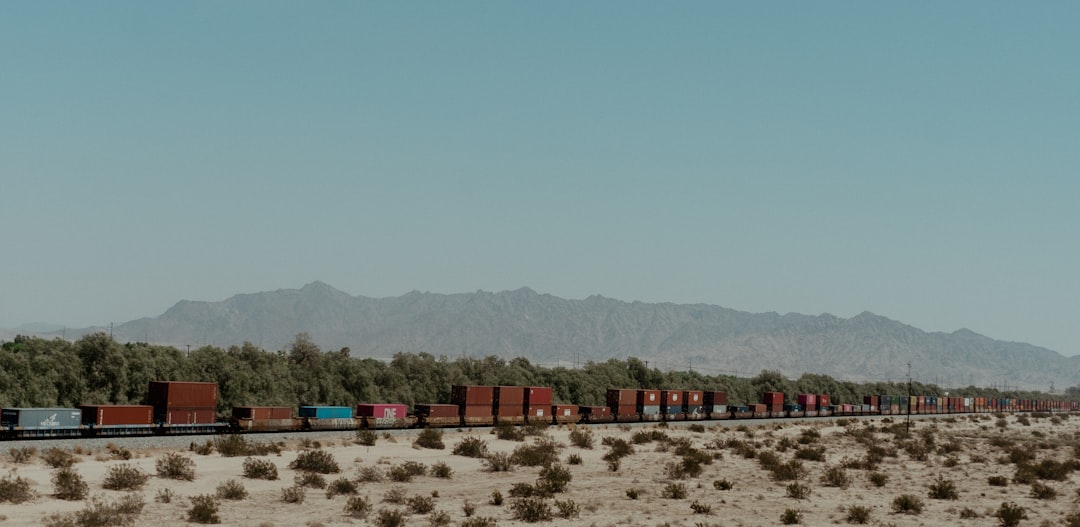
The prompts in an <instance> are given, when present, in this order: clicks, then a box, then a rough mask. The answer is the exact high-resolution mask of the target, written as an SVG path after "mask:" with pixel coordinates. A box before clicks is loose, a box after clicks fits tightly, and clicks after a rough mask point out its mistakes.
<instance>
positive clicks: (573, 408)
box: [551, 404, 581, 425]
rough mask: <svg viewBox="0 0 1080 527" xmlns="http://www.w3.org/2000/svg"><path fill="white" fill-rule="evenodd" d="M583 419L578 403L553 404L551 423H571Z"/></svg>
mask: <svg viewBox="0 0 1080 527" xmlns="http://www.w3.org/2000/svg"><path fill="white" fill-rule="evenodd" d="M580 421H581V413H580V412H579V411H578V406H577V405H576V404H553V405H551V424H556V425H558V424H569V423H577V422H580Z"/></svg>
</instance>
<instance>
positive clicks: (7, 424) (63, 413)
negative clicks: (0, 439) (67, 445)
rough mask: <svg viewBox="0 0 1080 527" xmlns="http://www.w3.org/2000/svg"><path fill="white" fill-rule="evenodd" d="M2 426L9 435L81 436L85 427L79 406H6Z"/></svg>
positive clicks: (1, 416) (0, 421)
mask: <svg viewBox="0 0 1080 527" xmlns="http://www.w3.org/2000/svg"><path fill="white" fill-rule="evenodd" d="M0 428H3V429H4V432H5V435H6V436H8V437H79V436H81V435H83V430H84V428H85V427H84V426H83V424H82V410H80V409H78V408H4V409H3V410H0Z"/></svg>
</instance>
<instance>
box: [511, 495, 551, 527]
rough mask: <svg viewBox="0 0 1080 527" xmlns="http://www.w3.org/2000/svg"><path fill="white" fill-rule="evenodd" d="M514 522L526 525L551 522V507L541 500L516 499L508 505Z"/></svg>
mask: <svg viewBox="0 0 1080 527" xmlns="http://www.w3.org/2000/svg"><path fill="white" fill-rule="evenodd" d="M510 510H511V512H512V513H513V517H514V519H516V520H521V521H523V522H528V523H537V522H548V521H551V518H552V514H551V507H550V506H548V503H547V501H546V500H544V499H543V498H518V499H515V500H514V503H513V504H511V505H510Z"/></svg>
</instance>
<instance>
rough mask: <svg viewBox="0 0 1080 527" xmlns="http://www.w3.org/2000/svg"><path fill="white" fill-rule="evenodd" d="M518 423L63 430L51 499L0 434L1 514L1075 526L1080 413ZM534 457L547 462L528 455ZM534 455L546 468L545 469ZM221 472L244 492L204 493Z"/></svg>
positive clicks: (220, 482)
mask: <svg viewBox="0 0 1080 527" xmlns="http://www.w3.org/2000/svg"><path fill="white" fill-rule="evenodd" d="M523 431H524V430H522V429H513V430H510V431H506V430H500V431H497V430H495V429H492V428H471V429H454V428H450V429H441V430H440V431H439V432H438V433H441V437H440V438H439V439H440V440H441V442H442V444H443V448H441V449H440V448H426V447H423V446H419V445H416V444H414V442H415V441H416V440H417V438H418V437H420V432H419V431H397V432H394V433H384V432H376V433H375V434H374V435H368V436H367V437H366V442H368V443H370V442H371V440H372V439H374V444H373V445H371V444H360V442H358V441H359V439H360V438H359V437H358V436H357V434H355V433H351V432H340V433H320V434H312V435H311V436H310V437H304V438H302V439H295V438H290V439H287V440H280V441H279V440H275V439H274V438H273V437H272V436H258V435H256V436H244V437H243V440H244V441H245V442H247V443H250V444H254V445H259V444H274V445H275V447H274V450H277V449H280V451H279V452H276V453H275V452H270V453H267V454H264V455H251V456H247V455H237V456H225V455H222V453H221V452H219V451H218V450H217V449H210V448H206V441H207V440H208V438H206V437H198V438H191V441H192V444H194V445H195V446H197V447H201V448H197V449H195V450H192V449H191V445H190V444H189V445H185V446H183V447H174V448H138V449H129V448H127V447H124V446H122V445H123V442H122V441H117V442H116V444H114V445H109V446H96V447H91V446H86V445H84V444H80V442H79V441H78V440H74V441H69V442H65V443H62V445H63V446H61V447H60V448H63V449H66V450H69V451H70V453H71V455H72V458H73V460H74V463H73V464H72V465H71V468H70V470H72V471H74V472H75V473H77V474H78V476H79V478H80V479H81V480H82V481H83V482H84V483H85V488H86V495H85V497H81V499H60V498H59V497H58V496H57V494H58V491H57V487H56V484H55V483H54V481H53V480H54V477H55V475H56V473H57V470H58V469H56V468H53V467H51V466H49V464H48V463H47V462H46V458H47V456H46V455H45V452H44V451H43V450H44V449H37V448H33V450H35V451H36V452H34V454H33V455H29V456H27V454H28V451H26V450H24V451H23V452H21V454H22V456H21V457H22V458H23V459H19V460H18V462H16V457H20V456H17V455H16V454H17V453H16V452H9V449H8V448H7V446H6V445H4V444H2V443H0V448H2V449H3V450H2V451H0V458H2V461H0V477H2V478H3V481H5V482H7V483H8V484H10V483H11V482H13V481H21V482H23V485H25V486H28V487H29V491H30V494H31V496H30V497H29V499H27V501H23V502H21V503H13V502H11V501H0V527H4V526H23V525H51V526H57V527H59V526H65V527H66V526H68V525H71V526H79V525H89V524H90V523H89V522H90V521H91V520H92V515H89V514H87V513H86V511H87V510H89V509H92V508H93V507H95V506H96V505H101V504H104V505H106V506H108V505H109V504H113V503H119V502H120V501H121V500H129V503H138V502H141V503H142V508H141V510H139V511H137V512H136V513H133V514H130V515H128V516H125V517H124V518H126V520H127V521H128V522H129V524H130V525H138V526H161V525H179V524H186V523H190V524H193V525H194V524H196V523H195V522H194V521H193V520H196V519H198V518H194V517H193V516H192V510H193V503H194V501H193V498H195V499H196V500H197V499H198V497H200V496H201V497H203V498H202V499H203V503H210V504H211V505H212V506H213V507H214V508H216V511H215V512H216V514H213V516H214V517H216V519H217V521H219V522H220V523H219V524H220V525H230V526H243V527H272V526H279V527H284V526H305V527H319V526H324V527H331V526H345V525H376V526H383V525H385V526H391V525H407V526H440V525H448V526H449V525H454V526H456V525H463V526H472V527H479V526H491V525H498V526H521V525H535V524H555V525H581V526H624V525H626V526H650V527H652V526H687V527H697V526H701V527H711V526H747V527H750V526H774V525H784V524H797V525H846V524H864V525H879V526H898V527H899V526H938V525H961V526H962V525H972V526H976V525H979V526H982V525H1032V526H1049V525H1080V506H1078V503H1080V492H1078V489H1080V487H1078V485H1077V483H1078V481H1080V470H1077V469H1080V416H1071V417H1070V416H1069V415H1065V414H1054V415H1048V414H1036V415H1034V416H1031V415H1028V416H1024V415H1007V416H1004V415H993V414H976V415H956V416H933V417H932V418H930V417H928V418H913V419H911V420H910V426H909V423H908V420H907V419H905V418H904V417H901V416H894V417H875V418H861V419H854V418H827V419H824V418H818V419H812V418H811V419H800V420H787V421H756V420H745V421H744V420H740V421H725V422H716V421H700V422H692V423H690V422H683V423H674V424H670V425H665V424H655V423H648V424H646V423H641V424H635V425H633V426H630V425H621V424H614V423H612V424H604V425H591V426H587V427H586V426H576V425H561V426H551V427H546V428H543V429H533V430H529V431H528V432H529V434H527V435H524V436H523V437H522V435H523V434H521V432H523ZM496 432H503V434H502V435H504V437H506V438H500V437H498V435H497V434H496ZM438 433H436V434H435V435H438ZM514 435H516V436H517V437H510V436H514ZM431 437H432V436H431V435H429V436H427V438H428V439H430V438H431ZM210 441H214V439H213V438H210ZM463 443H464V444H465V445H467V446H470V447H472V451H471V452H466V451H467V450H469V449H465V448H463V446H462V444H463ZM21 444H26V443H21ZM29 444H31V445H33V443H29ZM477 448H479V449H482V450H486V456H487V457H472V456H470V455H462V454H463V453H470V454H472V455H477V453H476V449H477ZM455 450H457V451H458V452H459V453H458V454H455V453H454V452H455ZM313 451H318V452H320V454H319V459H322V460H324V461H325V460H328V459H329V460H332V461H333V463H334V464H336V465H337V468H338V472H332V471H331V472H328V473H326V474H320V475H319V476H312V475H310V474H309V473H308V472H307V471H304V470H301V469H300V468H290V467H291V466H292V467H297V463H296V462H297V461H298V460H299V459H300V458H301V457H305V456H306V457H305V459H310V452H313ZM166 457H170V458H172V459H176V458H184V459H188V460H190V462H184V463H186V465H187V466H188V467H190V468H192V469H193V471H194V474H193V476H194V477H193V479H191V480H186V479H171V478H168V477H163V476H162V475H159V471H158V465H159V464H161V460H162V459H163V458H166ZM538 457H539V458H545V459H542V460H541V461H540V464H535V465H533V466H530V464H534V463H537V461H538V460H537V458H538ZM124 458H127V459H124ZM252 460H257V461H259V462H260V463H261V464H262V465H263V466H266V464H272V465H273V467H274V470H276V472H277V478H276V479H257V478H252V477H245V473H246V469H245V463H248V464H250V463H252ZM500 461H501V463H500ZM545 462H546V463H549V465H548V466H552V465H550V463H552V462H553V463H554V465H553V466H554V467H555V469H554V470H552V469H550V468H548V469H546V470H545V468H544V464H543V463H545ZM507 464H509V470H502V469H505V468H507ZM500 465H501V466H500ZM117 466H124V467H125V468H126V469H127V470H129V471H130V470H131V469H136V471H137V473H141V474H142V475H144V476H147V477H146V479H145V483H143V484H141V485H140V486H139V487H138V488H137V489H136V490H134V491H128V490H107V489H105V488H103V486H104V485H105V482H106V480H107V479H108V478H109V476H110V474H114V473H115V472H116V471H117V469H116V468H115V467H117ZM406 468H408V469H409V470H404V469H406ZM406 472H408V473H409V474H408V475H405V473H406ZM553 474H554V475H555V476H552V475H553ZM549 480H551V481H554V480H558V481H555V482H554V483H553V484H547V482H549ZM228 484H231V486H232V488H233V489H234V490H235V489H236V488H237V487H238V486H239V487H242V489H243V490H244V491H245V492H246V497H243V498H242V499H225V498H220V497H216V495H217V494H218V492H219V489H220V488H223V487H224V486H226V485H228ZM0 486H2V485H0ZM328 489H336V491H335V490H331V491H328ZM353 490H355V494H352V493H351V492H352V491H353ZM335 492H341V493H335ZM530 493H531V494H533V495H532V496H531V497H520V496H521V495H523V494H530ZM496 496H501V498H502V499H501V503H498V502H499V500H498V499H497V497H496ZM350 503H352V504H353V505H354V506H352V507H350V506H349V505H350ZM95 504H96V505H95ZM357 504H359V505H357ZM80 513H81V516H80ZM204 519H205V518H204ZM80 522H82V523H80Z"/></svg>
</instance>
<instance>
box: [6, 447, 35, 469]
mask: <svg viewBox="0 0 1080 527" xmlns="http://www.w3.org/2000/svg"><path fill="white" fill-rule="evenodd" d="M8 454H9V455H10V456H11V462H12V463H16V464H20V465H21V464H25V463H29V462H30V460H32V459H34V455H35V454H37V449H36V448H34V447H32V446H24V447H19V448H12V449H10V450H8Z"/></svg>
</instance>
